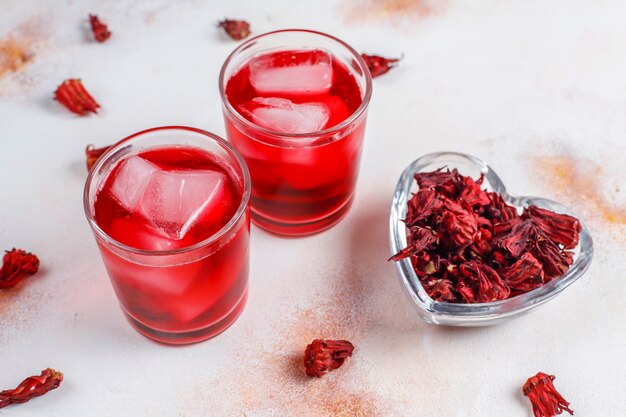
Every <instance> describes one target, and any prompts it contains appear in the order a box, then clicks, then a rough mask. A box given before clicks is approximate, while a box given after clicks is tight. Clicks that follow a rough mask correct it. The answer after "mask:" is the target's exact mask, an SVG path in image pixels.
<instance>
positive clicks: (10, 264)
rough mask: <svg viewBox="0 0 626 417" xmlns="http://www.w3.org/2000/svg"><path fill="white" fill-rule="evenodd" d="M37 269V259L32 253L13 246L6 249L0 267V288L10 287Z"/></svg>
mask: <svg viewBox="0 0 626 417" xmlns="http://www.w3.org/2000/svg"><path fill="white" fill-rule="evenodd" d="M38 269H39V259H38V258H37V257H36V256H35V255H33V254H32V253H28V252H26V251H23V250H21V249H15V248H13V249H11V250H9V251H6V253H5V254H4V258H3V259H2V268H0V288H9V287H12V286H14V285H16V284H17V283H18V282H20V281H22V280H23V279H24V278H26V277H27V276H29V275H33V274H35V273H36V272H37V270H38Z"/></svg>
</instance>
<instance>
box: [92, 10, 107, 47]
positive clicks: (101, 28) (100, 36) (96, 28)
mask: <svg viewBox="0 0 626 417" xmlns="http://www.w3.org/2000/svg"><path fill="white" fill-rule="evenodd" d="M89 23H91V31H92V32H93V37H94V38H95V39H96V40H97V41H98V42H101V43H102V42H104V41H106V40H107V39H109V38H110V37H111V32H109V28H108V27H107V25H105V24H104V23H102V22H101V21H100V19H98V16H96V15H95V14H90V15H89Z"/></svg>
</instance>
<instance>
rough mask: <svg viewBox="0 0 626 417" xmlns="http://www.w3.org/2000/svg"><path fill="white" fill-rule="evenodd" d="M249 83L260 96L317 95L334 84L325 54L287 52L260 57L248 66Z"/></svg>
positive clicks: (320, 52) (324, 52) (327, 57)
mask: <svg viewBox="0 0 626 417" xmlns="http://www.w3.org/2000/svg"><path fill="white" fill-rule="evenodd" d="M250 82H251V83H252V87H254V89H255V90H256V92H257V94H259V95H275V94H280V95H283V96H284V95H319V94H325V93H327V92H328V91H330V88H331V87H332V84H333V66H332V55H331V54H330V53H329V52H328V51H324V50H314V51H295V52H294V51H287V52H280V53H275V54H267V55H262V56H260V57H258V58H256V59H254V60H253V61H252V62H251V63H250Z"/></svg>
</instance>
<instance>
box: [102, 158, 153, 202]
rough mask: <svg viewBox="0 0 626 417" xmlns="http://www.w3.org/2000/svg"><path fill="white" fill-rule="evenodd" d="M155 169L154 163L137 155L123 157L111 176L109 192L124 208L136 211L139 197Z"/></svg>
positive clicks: (139, 200)
mask: <svg viewBox="0 0 626 417" xmlns="http://www.w3.org/2000/svg"><path fill="white" fill-rule="evenodd" d="M156 170H157V167H156V166H155V165H154V164H152V163H150V162H148V161H146V160H145V159H143V158H141V157H139V156H131V157H128V158H126V159H124V160H123V161H122V162H121V163H120V167H119V168H118V171H117V173H116V174H115V177H113V184H112V185H111V194H112V195H113V197H114V198H115V199H116V200H117V201H118V202H119V203H120V204H121V206H122V207H124V208H125V209H126V210H128V211H130V212H138V211H139V210H140V202H141V197H142V196H143V193H144V191H145V189H146V187H147V186H148V182H149V181H150V177H151V176H152V173H154V172H155V171H156Z"/></svg>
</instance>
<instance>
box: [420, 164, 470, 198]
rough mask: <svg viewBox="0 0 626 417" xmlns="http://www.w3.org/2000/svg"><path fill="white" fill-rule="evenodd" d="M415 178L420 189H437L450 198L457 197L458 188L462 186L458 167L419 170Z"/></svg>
mask: <svg viewBox="0 0 626 417" xmlns="http://www.w3.org/2000/svg"><path fill="white" fill-rule="evenodd" d="M415 180H416V181H417V185H419V187H420V189H422V188H431V189H435V190H436V191H437V192H439V193H441V194H443V195H444V196H446V197H448V198H456V197H457V195H458V189H459V188H460V187H461V186H462V177H461V175H460V174H459V172H458V171H457V170H456V169H453V170H452V171H450V170H445V171H444V170H443V168H440V169H438V170H436V171H432V172H418V173H417V174H415Z"/></svg>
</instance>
